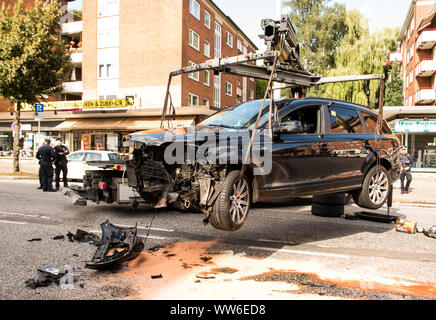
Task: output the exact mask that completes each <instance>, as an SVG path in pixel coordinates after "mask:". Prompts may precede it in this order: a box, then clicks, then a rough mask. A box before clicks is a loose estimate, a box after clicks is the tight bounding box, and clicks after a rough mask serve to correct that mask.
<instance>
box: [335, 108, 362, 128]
mask: <svg viewBox="0 0 436 320" xmlns="http://www.w3.org/2000/svg"><path fill="white" fill-rule="evenodd" d="M329 113H330V129H331V133H333V134H341V133H362V132H363V131H362V123H361V122H360V118H359V114H358V113H357V111H356V110H352V109H348V108H342V107H330V108H329Z"/></svg>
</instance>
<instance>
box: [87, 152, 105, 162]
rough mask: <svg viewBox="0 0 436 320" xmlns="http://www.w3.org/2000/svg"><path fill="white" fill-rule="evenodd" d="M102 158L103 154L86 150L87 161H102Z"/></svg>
mask: <svg viewBox="0 0 436 320" xmlns="http://www.w3.org/2000/svg"><path fill="white" fill-rule="evenodd" d="M100 160H101V154H100V153H94V152H92V153H91V152H86V153H85V161H100Z"/></svg>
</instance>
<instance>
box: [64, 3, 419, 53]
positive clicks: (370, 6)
mask: <svg viewBox="0 0 436 320" xmlns="http://www.w3.org/2000/svg"><path fill="white" fill-rule="evenodd" d="M121 1H122V0H121ZM145 1H146V0H145ZM213 1H214V2H215V4H216V5H217V6H218V7H220V9H221V10H222V11H224V13H225V14H227V15H228V16H229V17H230V18H232V19H233V21H235V22H236V24H237V25H238V26H239V27H240V28H241V29H242V30H243V31H244V33H245V34H246V35H247V36H248V37H249V38H250V40H251V41H253V42H254V44H255V45H256V46H257V47H258V48H259V49H261V50H263V49H264V48H265V46H264V45H263V41H262V40H261V39H259V34H260V33H261V32H262V29H261V27H260V21H261V20H262V19H264V18H275V17H276V4H275V3H276V0H213ZM333 1H334V0H333ZM81 2H82V0H77V1H74V2H72V3H73V4H74V3H75V4H74V5H73V7H76V8H80V7H81ZM336 2H339V3H343V4H345V5H346V7H347V10H351V9H358V10H359V11H360V12H361V13H362V14H363V15H364V16H366V17H367V18H368V20H369V21H368V22H369V27H370V31H371V32H375V31H379V30H381V29H383V28H386V27H389V28H395V27H401V26H402V24H403V22H404V20H405V19H406V15H407V12H408V10H409V7H410V4H411V3H412V0H336ZM297 37H298V35H297Z"/></svg>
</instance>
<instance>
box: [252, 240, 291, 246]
mask: <svg viewBox="0 0 436 320" xmlns="http://www.w3.org/2000/svg"><path fill="white" fill-rule="evenodd" d="M258 241H260V242H272V243H284V244H289V245H295V242H289V241H280V240H270V239H259V240H258Z"/></svg>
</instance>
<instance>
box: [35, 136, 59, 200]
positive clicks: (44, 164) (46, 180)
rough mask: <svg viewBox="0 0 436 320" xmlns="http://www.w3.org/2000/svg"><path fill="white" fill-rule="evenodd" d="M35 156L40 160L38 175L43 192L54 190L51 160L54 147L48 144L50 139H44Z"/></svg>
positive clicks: (53, 156)
mask: <svg viewBox="0 0 436 320" xmlns="http://www.w3.org/2000/svg"><path fill="white" fill-rule="evenodd" d="M36 158H37V159H38V160H40V162H39V164H40V167H39V176H40V177H41V182H42V189H43V191H44V192H55V190H54V189H53V160H54V158H55V152H54V149H53V148H52V147H51V146H50V139H45V141H44V145H43V146H42V147H41V148H39V150H38V152H37V153H36Z"/></svg>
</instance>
